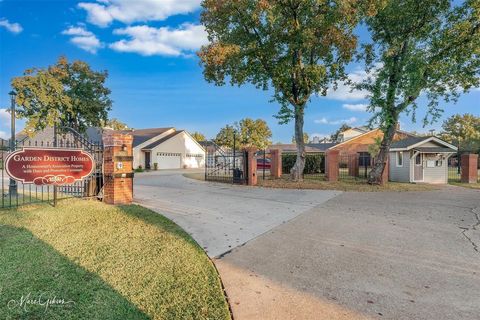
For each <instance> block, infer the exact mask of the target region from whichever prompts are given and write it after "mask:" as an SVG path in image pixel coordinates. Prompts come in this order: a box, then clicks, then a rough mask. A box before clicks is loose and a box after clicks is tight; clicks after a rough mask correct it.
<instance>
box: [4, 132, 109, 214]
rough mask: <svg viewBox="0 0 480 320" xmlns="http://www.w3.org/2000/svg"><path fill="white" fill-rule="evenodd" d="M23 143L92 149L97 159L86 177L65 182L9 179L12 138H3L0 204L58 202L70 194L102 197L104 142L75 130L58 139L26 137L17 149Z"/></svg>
mask: <svg viewBox="0 0 480 320" xmlns="http://www.w3.org/2000/svg"><path fill="white" fill-rule="evenodd" d="M24 147H39V148H41V147H47V148H62V149H82V150H85V151H86V152H88V153H90V154H91V155H92V157H93V158H94V160H95V167H94V170H93V173H92V174H91V175H90V176H89V177H87V178H85V179H84V180H83V181H78V182H75V183H73V184H71V185H66V186H57V187H55V186H51V185H44V186H42V185H34V184H27V183H22V182H20V181H15V180H13V179H10V177H9V176H8V175H7V173H6V170H5V167H4V164H5V160H6V158H7V157H8V155H9V154H10V152H11V146H10V142H9V141H8V140H0V171H1V174H0V175H1V182H0V184H1V188H2V197H1V198H2V199H1V207H0V208H10V207H17V206H20V205H25V204H33V203H40V202H48V203H52V204H55V203H56V201H57V200H59V199H65V198H71V197H79V198H85V197H99V196H101V190H102V188H103V145H102V144H101V143H100V142H90V141H88V140H87V139H86V138H85V137H83V136H81V135H79V134H78V133H76V132H69V133H68V134H65V135H63V136H60V138H59V139H54V138H53V137H52V139H51V140H47V141H36V140H34V138H33V139H30V138H26V139H23V140H20V141H16V142H15V147H14V148H15V150H19V149H22V148H24Z"/></svg>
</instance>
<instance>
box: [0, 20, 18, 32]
mask: <svg viewBox="0 0 480 320" xmlns="http://www.w3.org/2000/svg"><path fill="white" fill-rule="evenodd" d="M0 27H4V28H5V29H7V30H8V31H10V32H13V33H20V32H22V31H23V28H22V26H21V25H20V24H18V23H11V22H10V21H8V20H7V19H5V18H2V19H0Z"/></svg>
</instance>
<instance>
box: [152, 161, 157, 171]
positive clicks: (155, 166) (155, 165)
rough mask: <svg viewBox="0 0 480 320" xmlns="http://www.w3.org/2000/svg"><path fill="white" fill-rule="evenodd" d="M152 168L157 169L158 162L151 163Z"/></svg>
mask: <svg viewBox="0 0 480 320" xmlns="http://www.w3.org/2000/svg"><path fill="white" fill-rule="evenodd" d="M153 170H158V163H156V162H154V163H153Z"/></svg>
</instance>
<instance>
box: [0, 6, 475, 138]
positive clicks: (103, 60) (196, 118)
mask: <svg viewBox="0 0 480 320" xmlns="http://www.w3.org/2000/svg"><path fill="white" fill-rule="evenodd" d="M200 2H201V1H200V0H81V1H78V0H50V1H48V0H0V137H4V138H5V137H7V136H8V133H9V132H10V127H9V119H10V116H9V114H8V113H6V112H5V109H6V108H9V106H10V100H9V96H8V92H10V91H11V87H10V81H11V79H12V78H13V77H16V76H21V75H22V73H23V71H24V70H25V69H27V68H31V67H46V66H48V65H50V64H53V63H55V61H56V60H57V59H58V57H59V56H61V55H65V56H66V57H67V58H68V59H69V60H77V59H80V60H83V61H86V62H87V63H89V64H90V65H91V67H92V68H93V69H95V70H107V71H108V72H109V78H108V81H107V86H108V87H109V88H110V89H111V90H112V95H111V98H112V100H113V109H112V112H111V113H110V117H112V118H118V119H120V120H121V121H123V122H125V123H126V124H127V125H128V126H129V127H132V128H152V127H175V128H177V129H185V130H188V131H190V132H193V131H199V132H202V133H203V134H205V135H206V136H207V138H214V137H215V135H216V133H217V132H218V131H219V130H220V128H221V127H223V126H225V125H226V124H232V123H233V122H235V121H239V120H241V119H242V118H245V117H250V118H254V119H257V118H261V119H264V120H265V121H267V123H268V125H269V126H270V128H271V130H272V133H273V137H272V140H273V142H290V141H291V139H292V136H293V123H289V124H286V125H280V124H278V120H277V119H276V118H275V117H274V115H275V114H276V113H277V112H278V110H279V105H278V103H276V102H271V100H272V92H271V91H262V90H258V89H255V88H254V87H253V86H251V85H245V86H242V87H231V86H224V87H217V86H215V85H213V84H210V83H207V82H206V81H205V80H204V78H203V75H202V68H201V66H200V65H199V59H198V57H197V56H196V54H195V52H196V51H197V50H198V49H199V48H200V47H201V46H202V45H204V44H206V43H207V39H206V33H205V31H204V29H203V27H202V26H201V25H200V18H199V17H200V11H201V9H200ZM358 33H359V36H360V38H362V37H365V36H366V35H365V31H364V30H362V29H359V30H358ZM347 70H348V72H349V74H350V77H351V78H352V79H354V80H359V79H362V77H364V76H365V72H364V71H363V68H362V66H361V65H358V64H351V65H349V66H348V68H347ZM479 100H480V90H474V91H472V92H470V93H468V94H466V95H464V96H462V98H461V99H460V100H459V101H458V103H457V104H455V105H453V104H451V103H449V104H447V103H442V104H441V107H442V108H443V109H444V110H445V112H444V114H443V117H442V119H441V120H440V121H439V122H437V123H435V124H433V125H429V126H427V127H423V123H422V122H421V121H417V123H412V121H411V119H410V118H409V117H408V116H406V115H403V116H402V117H401V120H400V122H401V128H402V129H404V130H410V131H411V130H415V131H417V132H428V131H429V130H430V129H435V130H436V132H439V130H440V128H441V122H442V121H443V120H444V119H446V118H447V117H448V116H450V115H452V114H455V113H473V114H476V115H478V114H479ZM425 104H426V102H425V101H422V99H420V101H419V105H420V108H419V110H418V111H417V112H418V115H417V119H421V118H422V117H423V115H424V114H425V110H426V109H425ZM366 105H368V101H367V100H365V99H364V94H363V93H362V92H351V91H350V89H349V88H348V87H346V86H344V85H340V87H339V89H338V90H337V91H333V90H330V91H329V93H328V94H327V96H326V97H319V96H314V97H312V100H311V101H310V103H309V104H308V107H307V109H306V114H305V132H307V133H308V134H309V135H310V136H313V135H318V136H320V137H324V136H329V135H330V134H331V133H332V132H334V131H335V130H336V129H337V128H338V127H340V125H341V124H342V123H347V124H349V125H350V126H361V125H365V124H366V122H367V121H368V119H369V118H370V116H371V114H369V113H367V112H365V106H366ZM22 126H23V122H22V121H19V122H18V125H17V127H18V129H19V130H20V129H21V128H22Z"/></svg>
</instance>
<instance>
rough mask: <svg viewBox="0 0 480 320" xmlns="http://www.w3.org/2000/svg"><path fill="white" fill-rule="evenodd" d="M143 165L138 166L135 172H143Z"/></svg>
mask: <svg viewBox="0 0 480 320" xmlns="http://www.w3.org/2000/svg"><path fill="white" fill-rule="evenodd" d="M143 171H144V170H143V167H142V166H138V168H137V169H135V172H143Z"/></svg>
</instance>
